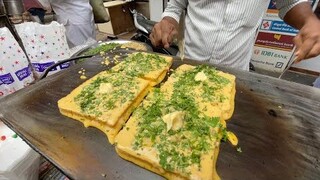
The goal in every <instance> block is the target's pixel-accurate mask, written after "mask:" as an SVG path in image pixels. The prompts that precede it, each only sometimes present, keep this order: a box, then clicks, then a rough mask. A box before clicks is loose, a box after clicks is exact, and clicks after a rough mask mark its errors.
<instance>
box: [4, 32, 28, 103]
mask: <svg viewBox="0 0 320 180" xmlns="http://www.w3.org/2000/svg"><path fill="white" fill-rule="evenodd" d="M33 80H34V77H33V74H32V71H31V67H30V65H29V62H28V60H27V58H26V56H25V54H24V53H23V51H22V49H21V47H20V46H19V44H18V42H17V41H16V40H15V38H14V37H13V35H12V34H11V32H10V30H9V29H8V28H6V27H4V28H0V98H1V97H3V96H5V95H8V94H11V93H13V92H15V91H17V90H19V89H21V88H23V87H25V86H27V85H28V84H29V83H31V82H32V81H33Z"/></svg>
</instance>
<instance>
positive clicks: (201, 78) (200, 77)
mask: <svg viewBox="0 0 320 180" xmlns="http://www.w3.org/2000/svg"><path fill="white" fill-rule="evenodd" d="M207 79H208V77H207V76H206V75H205V74H204V72H203V71H201V72H198V73H197V74H196V76H195V77H194V80H196V81H205V80H207Z"/></svg>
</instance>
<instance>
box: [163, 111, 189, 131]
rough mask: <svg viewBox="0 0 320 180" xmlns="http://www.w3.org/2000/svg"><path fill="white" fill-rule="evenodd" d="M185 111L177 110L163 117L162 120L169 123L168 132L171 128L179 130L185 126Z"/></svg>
mask: <svg viewBox="0 0 320 180" xmlns="http://www.w3.org/2000/svg"><path fill="white" fill-rule="evenodd" d="M184 116H185V112H183V111H176V112H172V113H169V114H166V115H164V116H163V117H162V120H163V121H164V122H165V123H166V124H167V132H168V131H169V130H171V129H172V130H174V131H176V130H179V129H180V128H181V127H182V126H183V122H184Z"/></svg>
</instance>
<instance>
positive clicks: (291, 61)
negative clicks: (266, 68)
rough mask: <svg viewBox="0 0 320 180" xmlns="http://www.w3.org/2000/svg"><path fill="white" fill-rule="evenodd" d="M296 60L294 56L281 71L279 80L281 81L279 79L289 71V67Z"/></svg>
mask: <svg viewBox="0 0 320 180" xmlns="http://www.w3.org/2000/svg"><path fill="white" fill-rule="evenodd" d="M296 60H297V56H295V57H294V58H292V59H291V60H290V61H289V63H288V65H287V67H286V68H285V69H284V70H283V71H282V73H281V74H280V76H279V77H278V78H279V79H281V77H282V76H283V75H284V73H285V72H287V71H288V70H289V68H290V67H291V65H292V64H293V63H294V62H295V61H296Z"/></svg>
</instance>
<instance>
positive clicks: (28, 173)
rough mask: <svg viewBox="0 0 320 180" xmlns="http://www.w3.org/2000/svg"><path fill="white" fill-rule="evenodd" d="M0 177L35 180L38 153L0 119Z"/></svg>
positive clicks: (11, 179) (38, 162)
mask: <svg viewBox="0 0 320 180" xmlns="http://www.w3.org/2000/svg"><path fill="white" fill-rule="evenodd" d="M0 137H1V139H0V162H1V163H0V179H1V180H37V179H38V177H39V164H40V155H39V154H38V153H37V152H35V151H34V150H33V149H31V148H30V147H29V146H28V145H27V144H26V143H25V142H24V141H23V140H22V139H21V138H20V137H18V136H16V134H15V132H13V131H12V130H11V129H9V128H8V127H7V126H6V125H4V124H3V123H2V122H1V121H0Z"/></svg>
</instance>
